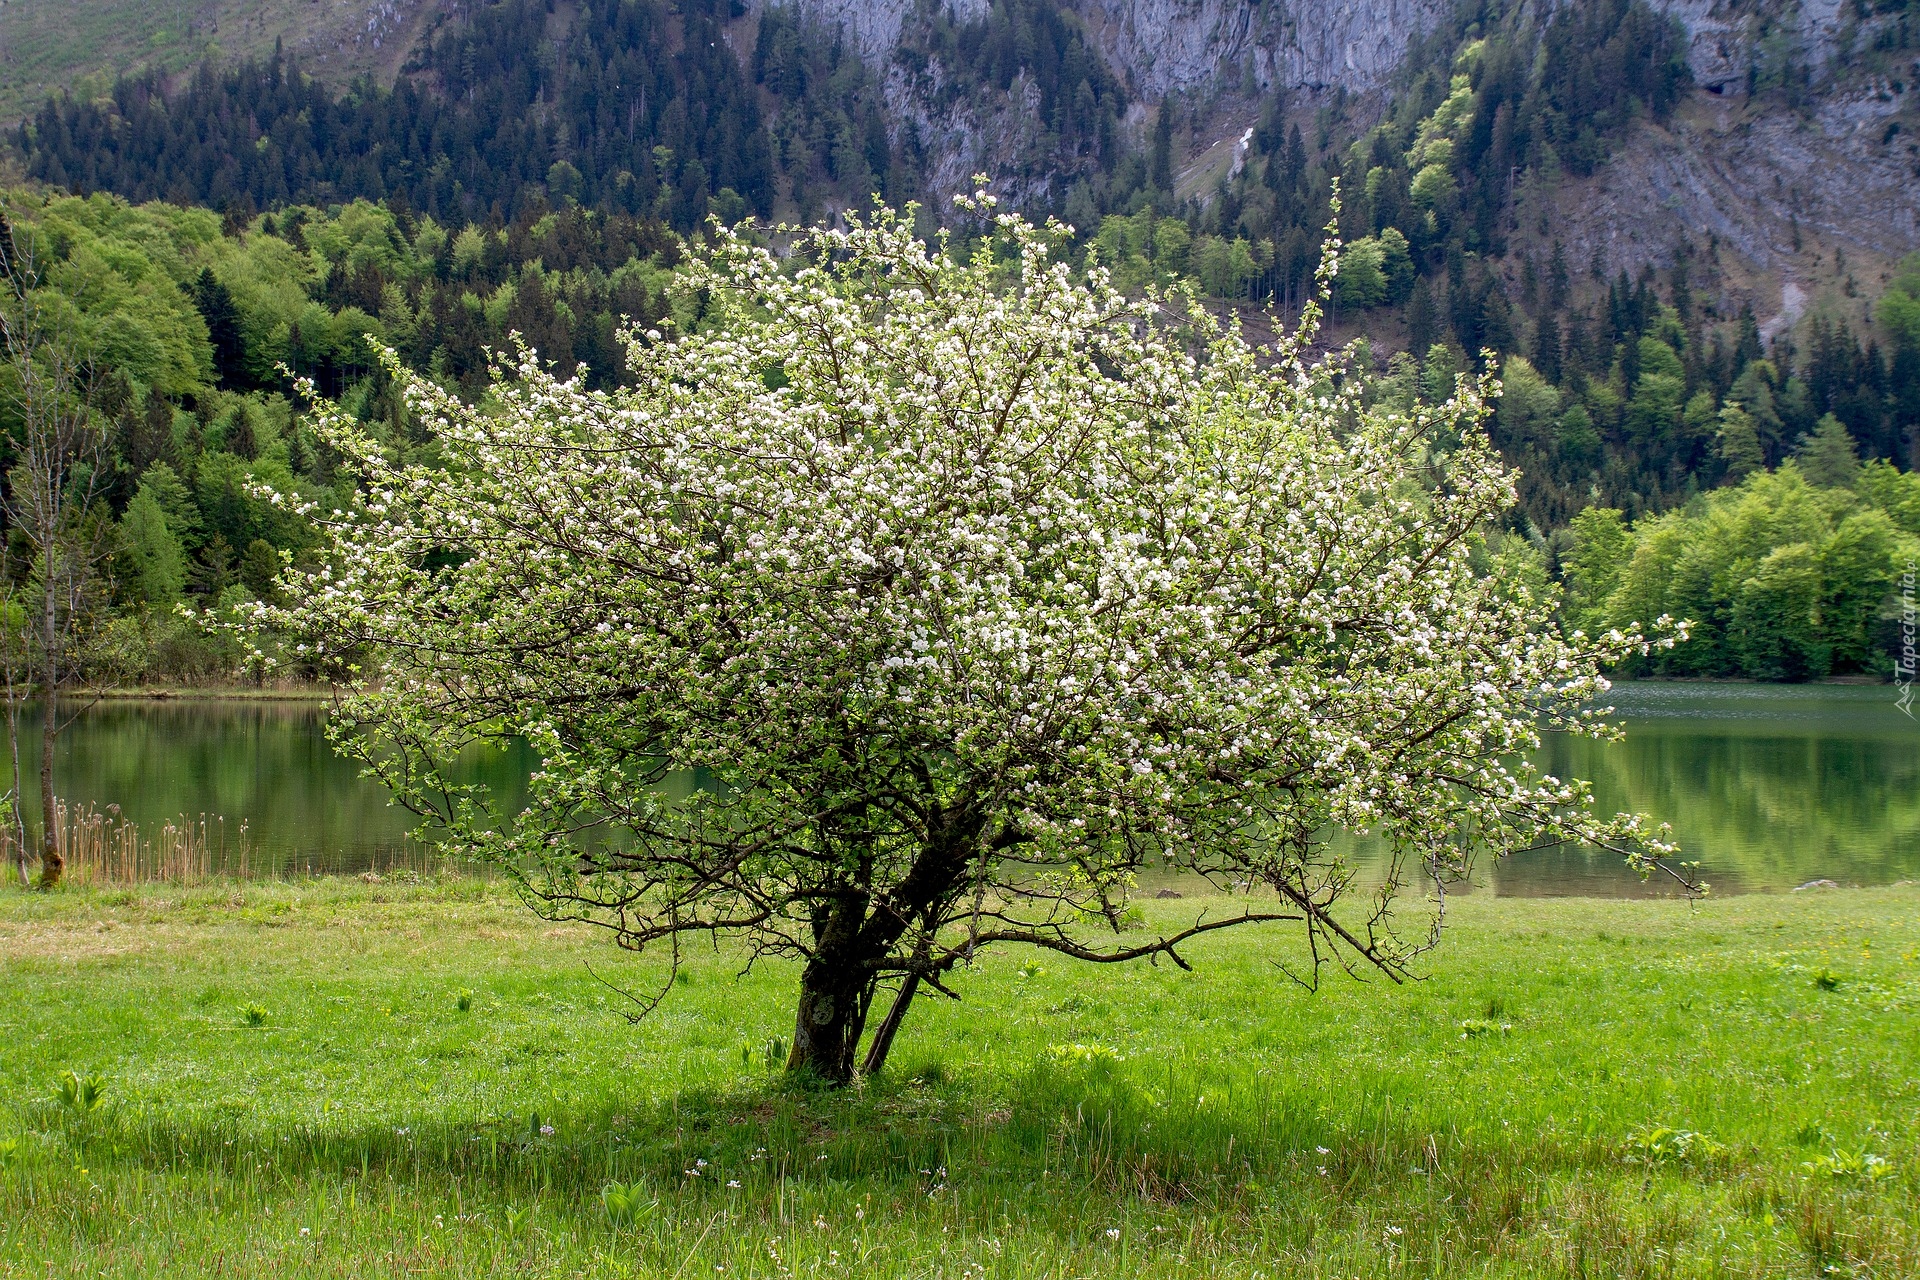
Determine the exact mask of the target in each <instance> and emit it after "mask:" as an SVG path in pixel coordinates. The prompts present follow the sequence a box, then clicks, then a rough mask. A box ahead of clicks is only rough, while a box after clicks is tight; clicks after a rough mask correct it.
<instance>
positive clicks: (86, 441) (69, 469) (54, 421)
mask: <svg viewBox="0 0 1920 1280" xmlns="http://www.w3.org/2000/svg"><path fill="white" fill-rule="evenodd" d="M39 283H40V281H39V273H38V271H37V269H36V268H35V264H34V250H33V246H32V244H31V243H30V242H28V243H22V238H21V237H17V236H16V235H15V234H14V232H13V228H12V224H11V221H10V220H9V219H8V218H7V217H6V211H5V209H4V207H0V347H4V350H5V354H6V365H5V367H4V369H0V392H3V393H4V394H5V396H6V398H7V400H8V401H10V403H9V405H8V408H10V409H11V410H12V415H11V416H12V417H13V419H14V424H13V425H14V428H15V435H14V438H13V439H12V440H11V441H10V442H9V443H10V444H11V450H10V452H11V456H10V457H9V459H8V463H9V465H8V469H7V473H6V484H5V486H4V489H0V515H3V516H4V517H5V519H6V523H7V526H8V529H9V530H10V531H17V532H18V534H19V535H20V538H21V540H22V541H23V542H24V543H25V544H26V550H27V551H28V552H29V553H30V555H31V561H30V563H29V565H28V566H27V569H28V574H27V579H28V581H27V584H25V585H26V586H27V587H28V589H27V590H23V591H16V590H14V589H13V584H12V580H11V578H9V579H8V584H7V585H8V591H7V600H6V603H7V606H8V613H9V617H8V618H7V619H6V630H7V632H8V635H7V659H6V665H7V671H6V677H7V716H8V724H7V728H8V742H9V747H10V748H11V750H12V753H13V764H14V806H15V811H16V815H17V816H18V827H19V830H20V833H21V837H22V838H21V846H22V852H21V854H20V857H21V859H22V863H21V872H22V874H23V875H24V874H25V862H24V859H25V856H26V855H25V846H26V843H27V842H26V839H25V831H26V822H25V816H24V814H23V813H21V809H22V808H23V806H22V803H21V802H22V801H24V799H25V788H24V786H22V785H21V784H22V782H23V779H22V778H21V777H20V771H19V761H20V752H19V731H20V724H19V719H20V715H21V713H22V712H23V711H24V709H25V704H26V702H27V700H28V698H30V697H31V696H33V694H34V693H35V692H37V693H38V695H39V697H40V700H41V702H42V703H43V706H44V718H43V719H42V721H41V728H40V841H39V844H40V883H41V885H42V886H43V887H46V888H51V887H52V886H54V885H56V884H58V883H59V882H60V878H61V875H62V874H63V872H64V870H65V860H64V859H63V858H62V856H61V853H60V848H59V841H58V839H57V836H56V830H55V821H54V817H55V811H56V802H55V796H54V778H53V762H54V749H55V747H56V745H57V743H58V740H59V736H60V730H61V729H62V728H63V727H64V726H63V725H62V724H61V721H60V714H59V705H58V697H59V692H60V686H61V683H62V681H63V680H65V679H66V678H67V677H68V674H69V672H68V667H69V665H70V664H69V662H68V657H69V654H70V653H71V652H72V650H73V649H74V648H75V646H76V643H77V641H78V640H79V638H80V636H81V635H82V633H83V632H84V630H85V627H86V625H87V623H88V622H89V620H90V617H91V614H92V612H93V610H92V605H93V603H94V598H95V596H96V595H97V592H98V588H99V586H100V585H101V568H102V566H103V564H104V563H105V560H106V557H107V555H108V554H109V552H110V550H111V541H110V538H109V537H108V530H109V529H110V528H111V526H110V525H109V524H108V523H107V522H106V521H104V520H103V519H99V518H96V513H95V512H94V510H93V508H94V506H95V504H96V502H97V501H98V500H99V498H100V496H101V491H102V488H103V486H104V481H105V479H106V477H105V475H104V472H105V466H104V464H105V462H106V460H107V449H106V437H105V434H104V433H103V432H102V431H101V430H100V428H99V425H98V423H97V422H96V421H95V416H94V413H93V409H92V406H91V404H90V400H91V398H92V396H91V393H92V391H93V384H94V381H95V377H94V370H93V368H92V365H91V363H90V362H89V361H88V360H87V359H86V358H85V357H84V356H83V355H82V354H81V353H80V352H79V351H78V350H77V345H76V343H75V342H74V341H73V340H72V338H73V335H70V334H66V333H62V332H61V331H60V329H59V326H58V324H57V319H56V316H55V315H50V314H49V311H48V309H47V308H46V307H45V306H44V304H43V301H42V299H41V298H40V297H39V296H38V294H37V289H38V287H39ZM15 610H18V612H17V613H16V612H15ZM16 677H18V678H16Z"/></svg>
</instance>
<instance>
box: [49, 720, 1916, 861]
mask: <svg viewBox="0 0 1920 1280" xmlns="http://www.w3.org/2000/svg"><path fill="white" fill-rule="evenodd" d="M1611 701H1612V703H1613V704H1614V706H1615V707H1616V708H1617V709H1618V710H1619V712H1620V714H1621V717H1622V718H1623V719H1624V720H1625V721H1626V724H1627V727H1628V732H1627V738H1626V740H1625V741H1624V742H1621V743H1595V742H1588V741H1584V740H1579V739H1564V738H1556V739H1554V740H1552V741H1550V742H1548V743H1547V744H1546V746H1545V748H1544V749H1543V751H1542V753H1541V759H1540V763H1541V765H1542V767H1543V768H1545V769H1546V770H1547V771H1548V772H1551V773H1555V774H1558V775H1560V776H1563V777H1584V778H1587V779H1589V780H1591V781H1592V783H1593V784H1594V791H1595V794H1596V796H1597V798H1598V800H1599V803H1600V805H1601V808H1602V810H1603V811H1605V812H1609V813H1610V812H1614V811H1616V810H1636V811H1641V812H1645V813H1649V814H1651V815H1653V816H1654V817H1655V818H1656V819H1658V820H1661V821H1665V822H1669V823H1671V824H1672V825H1673V828H1674V832H1675V835H1676V836H1677V837H1678V838H1679V839H1680V840H1681V842H1682V843H1683V845H1684V846H1685V857H1687V858H1688V859H1689V860H1697V861H1699V862H1700V863H1702V864H1703V866H1702V874H1703V875H1704V876H1705V877H1706V878H1707V879H1708V880H1709V881H1711V882H1712V883H1713V886H1714V889H1715V891H1716V892H1719V893H1730V892H1747V891H1754V890H1764V889H1779V888H1787V887H1791V886H1793V885H1797V884H1801V883H1804V882H1806V881H1808V880H1813V879H1816V878H1828V879H1832V880H1836V881H1839V882H1840V883H1842V884H1885V883H1890V882H1893V881H1897V880H1902V879H1915V878H1920V725H1916V724H1915V723H1914V722H1913V721H1911V720H1909V719H1907V717H1905V716H1904V715H1902V714H1901V713H1900V712H1899V711H1898V710H1897V709H1896V708H1895V707H1894V705H1893V695H1892V691H1891V690H1890V689H1889V688H1887V687H1885V686H1813V687H1809V686H1762V685H1697V684H1652V683H1647V684H1628V685H1622V686H1619V687H1618V688H1617V689H1616V690H1615V692H1614V694H1613V695H1612V697H1611ZM325 715H326V712H325V708H324V707H322V706H319V705H316V704H313V703H297V702H232V701H193V700H185V699H182V700H177V701H171V702H133V701H115V702H105V703H101V704H99V705H97V706H95V707H93V708H91V709H89V710H87V711H86V712H84V713H83V714H82V715H81V717H80V719H79V720H78V721H77V722H76V723H75V724H74V725H73V726H72V727H71V728H70V729H69V730H68V731H67V732H66V734H65V735H64V736H63V737H62V739H61V744H60V756H59V761H58V769H59V773H58V777H59V787H60V792H61V794H62V795H64V796H67V797H69V798H71V799H73V800H77V801H81V802H89V803H92V804H95V805H97V806H100V807H102V808H104V807H105V806H107V805H109V804H117V805H119V806H120V810H121V813H122V814H123V815H124V816H125V817H126V818H127V819H130V820H132V821H134V822H137V823H141V824H142V825H145V824H149V823H151V824H158V823H161V822H164V821H167V820H168V819H172V818H176V817H178V816H180V815H183V814H184V815H188V816H192V815H197V814H201V813H207V814H219V815H224V817H225V818H226V820H227V827H228V832H229V836H230V838H231V837H232V836H233V835H234V833H235V831H236V829H237V827H238V825H239V823H241V822H243V821H244V822H245V823H246V824H247V828H248V834H249V839H250V842H251V845H252V848H253V851H254V857H253V863H254V866H255V868H256V869H259V868H260V867H261V866H262V863H263V861H265V862H268V863H271V864H272V865H274V866H277V867H280V868H282V869H287V870H304V869H307V868H311V869H312V870H314V871H357V870H361V869H364V868H368V867H379V866H384V865H387V864H389V863H391V862H393V861H395V860H396V859H400V858H403V857H406V856H407V855H408V853H409V850H408V847H407V842H406V833H407V832H408V830H409V829H410V828H411V827H412V826H413V819H412V816H411V815H409V814H407V813H406V812H404V811H402V810H399V809H396V808H394V807H393V806H392V805H390V804H389V803H388V801H387V795H386V792H385V791H384V790H383V789H382V788H381V787H380V786H379V785H377V784H375V783H372V782H369V781H367V780H365V779H363V778H361V777H359V775H358V770H357V768H356V767H355V766H354V765H353V764H352V763H351V762H349V761H346V760H342V759H341V758H339V757H338V756H336V755H335V754H334V753H333V752H332V750H331V749H330V748H329V747H328V745H327V743H326V740H325V738H324V736H323V734H322V729H323V726H324V723H325ZM36 727H37V726H36ZM37 743H38V738H37V734H28V735H26V739H25V740H24V741H23V742H22V748H23V752H24V757H23V761H22V764H23V767H24V768H25V770H26V771H27V773H28V777H29V780H30V782H29V791H30V792H31V790H32V783H31V779H32V777H33V772H34V770H35V769H36V768H37V760H36V758H35V757H34V755H33V751H32V748H33V747H35V746H37ZM533 764H534V761H533V759H532V757H531V753H530V752H528V751H527V750H526V749H525V748H518V749H514V750H506V751H487V752H476V753H474V754H473V755H472V756H471V757H470V758H469V759H468V760H466V761H464V762H463V767H465V768H466V769H467V770H468V779H469V780H471V781H476V782H485V783H487V784H489V785H490V786H493V787H494V788H496V789H497V790H499V791H501V792H502V794H504V795H505V796H507V797H508V799H509V801H510V802H511V801H513V800H516V799H517V798H518V796H519V794H520V793H521V789H522V788H523V786H524V780H525V778H526V776H527V773H528V772H529V771H530V769H531V768H532V766H533ZM1355 854H1356V856H1358V857H1361V858H1365V857H1367V856H1368V854H1367V851H1366V850H1365V849H1364V848H1362V849H1357V850H1355ZM412 856H413V857H415V858H417V857H418V851H417V849H416V850H414V851H412ZM1476 880H1477V884H1476V887H1477V888H1479V889H1482V890H1491V891H1493V892H1495V893H1500V894H1523V895H1566V894H1586V895H1603V896H1632V895H1638V894H1644V893H1669V892H1672V888H1671V886H1667V885H1662V884H1661V883H1659V882H1657V881H1656V882H1653V883H1650V884H1642V883H1641V882H1640V881H1639V880H1638V879H1637V878H1636V877H1635V876H1634V875H1632V874H1631V873H1629V872H1627V871H1626V870H1625V869H1624V868H1622V867H1621V866H1620V865H1619V863H1618V861H1617V860H1616V859H1614V858H1612V857H1609V856H1606V855H1603V854H1598V853H1592V852H1588V851H1583V850H1577V849H1557V850H1546V851H1541V852H1536V853H1531V854H1525V855H1520V856H1517V857H1515V858H1511V859H1508V860H1507V861H1505V862H1503V863H1500V864H1497V865H1488V866H1483V867H1482V868H1481V869H1480V871H1479V872H1478V873H1477V876H1476Z"/></svg>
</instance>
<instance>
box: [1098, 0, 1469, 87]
mask: <svg viewBox="0 0 1920 1280" xmlns="http://www.w3.org/2000/svg"><path fill="white" fill-rule="evenodd" d="M1074 7H1075V8H1076V9H1078V11H1079V12H1080V15H1081V18H1082V20H1083V21H1085V22H1086V23H1087V26H1088V28H1089V30H1091V31H1092V32H1093V33H1094V34H1095V36H1096V37H1097V39H1098V42H1099V44H1100V46H1101V48H1102V50H1103V51H1104V52H1105V53H1106V55H1107V58H1108V61H1109V62H1110V63H1111V64H1112V65H1113V67H1114V69H1115V70H1116V71H1117V72H1119V73H1120V74H1121V75H1122V76H1123V77H1125V78H1126V79H1127V80H1128V82H1129V83H1130V84H1131V86H1132V88H1133V90H1134V92H1136V93H1138V94H1139V95H1141V96H1142V97H1145V98H1148V99H1156V98H1160V97H1163V96H1165V95H1166V94H1167V93H1168V92H1170V91H1173V90H1184V89H1193V88H1197V87H1200V86H1204V85H1207V84H1209V83H1210V82H1213V81H1215V80H1217V79H1219V78H1221V77H1225V78H1227V79H1228V82H1229V83H1231V82H1232V81H1234V80H1243V81H1244V80H1245V79H1251V81H1252V82H1253V84H1254V85H1256V86H1257V87H1259V88H1262V89H1265V88H1269V87H1271V86H1273V85H1275V84H1280V85H1284V86H1286V87H1288V88H1299V87H1310V88H1333V87H1335V86H1344V87H1345V88H1347V89H1349V90H1355V91H1364V90H1367V89H1371V88H1374V87H1375V86H1377V85H1379V84H1380V83H1381V82H1383V81H1384V80H1385V79H1386V78H1387V77H1388V76H1389V75H1390V74H1391V73H1392V71H1393V69H1394V68H1395V67H1396V66H1398V65H1399V63H1400V59H1401V57H1402V56H1403V55H1404V54H1405V53H1406V49H1407V41H1408V40H1409V39H1410V38H1411V37H1413V36H1415V35H1417V34H1419V33H1421V32H1423V31H1425V30H1427V28H1428V27H1430V26H1431V25H1432V24H1433V23H1434V22H1435V21H1437V20H1438V19H1439V18H1440V17H1441V16H1442V15H1443V14H1444V13H1445V12H1446V11H1447V10H1448V8H1449V7H1450V6H1449V4H1448V3H1446V0H1350V2H1348V3H1340V4H1329V3H1316V2H1315V0H1292V2H1291V4H1282V3H1247V2H1246V0H1076V3H1075V6H1074Z"/></svg>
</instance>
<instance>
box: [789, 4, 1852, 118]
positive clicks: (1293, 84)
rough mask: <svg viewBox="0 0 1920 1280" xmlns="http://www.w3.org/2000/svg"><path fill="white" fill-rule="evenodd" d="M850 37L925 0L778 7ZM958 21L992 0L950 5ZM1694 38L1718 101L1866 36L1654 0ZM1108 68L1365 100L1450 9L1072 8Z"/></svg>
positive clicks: (865, 48) (861, 38)
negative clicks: (1753, 70)
mask: <svg viewBox="0 0 1920 1280" xmlns="http://www.w3.org/2000/svg"><path fill="white" fill-rule="evenodd" d="M775 2H786V3H792V4H794V5H796V6H797V7H798V8H800V9H801V10H802V11H803V12H805V13H807V14H809V15H811V16H813V17H815V18H817V19H818V20H820V21H822V22H824V23H827V24H828V25H831V26H838V27H840V28H841V29H842V30H844V31H845V32H846V33H847V35H848V37H849V38H850V39H852V40H853V41H854V42H855V43H856V44H858V45H859V47H860V50H861V52H862V54H863V55H864V56H866V57H867V58H868V59H869V60H870V61H873V62H875V63H876V64H877V63H880V62H883V61H884V60H885V59H886V57H887V55H888V54H890V53H891V52H892V50H893V48H894V47H895V46H896V45H897V44H898V43H899V41H900V33H901V30H902V28H903V27H904V26H905V24H906V22H907V21H908V19H909V18H910V16H911V15H912V13H913V11H914V7H915V3H916V0H775ZM943 3H944V4H945V6H946V8H947V10H948V12H949V13H950V14H951V15H952V16H954V17H955V18H956V19H959V20H967V19H970V18H975V17H979V16H981V15H984V14H985V13H986V11H987V8H988V5H989V3H990V0H943ZM1650 3H1651V4H1652V6H1653V8H1655V9H1657V10H1660V11H1661V12H1664V13H1669V14H1672V15H1673V16H1674V17H1676V18H1678V19H1679V20H1680V21H1681V22H1682V23H1683V24H1684V25H1685V27H1686V29H1687V35H1688V62H1689V64H1690V65H1691V67H1692V70H1693V75H1694V79H1695V81H1696V82H1697V83H1699V84H1700V85H1701V86H1703V87H1704V88H1706V89H1708V90H1709V91H1716V90H1717V91H1720V92H1723V93H1724V92H1728V91H1733V90H1736V89H1738V88H1739V87H1740V86H1742V85H1743V84H1744V82H1745V79H1746V75H1747V68H1748V67H1749V66H1750V65H1751V64H1752V63H1753V62H1754V60H1755V58H1756V56H1764V54H1763V52H1762V51H1761V50H1760V48H1759V46H1760V45H1761V43H1762V41H1763V33H1764V36H1765V37H1766V38H1768V39H1770V40H1771V41H1772V42H1773V45H1774V46H1775V47H1777V48H1778V49H1779V50H1781V51H1782V52H1783V54H1784V53H1785V52H1786V51H1792V52H1793V53H1794V54H1795V55H1796V56H1798V57H1800V58H1801V59H1803V60H1804V61H1805V62H1806V63H1807V64H1808V65H1809V66H1811V67H1813V68H1814V69H1815V72H1816V75H1818V73H1819V70H1820V68H1823V67H1824V66H1825V65H1826V64H1827V63H1828V62H1829V60H1830V59H1831V58H1832V56H1833V55H1834V54H1835V53H1836V52H1839V51H1841V50H1843V49H1844V48H1845V47H1846V45H1847V42H1848V40H1849V39H1850V38H1851V34H1852V33H1853V32H1854V31H1855V30H1857V29H1858V27H1859V19H1858V17H1857V15H1856V11H1855V6H1854V5H1853V4H1852V3H1850V2H1849V0H1759V2H1758V3H1756V2H1755V0H1650ZM1067 5H1068V7H1069V8H1071V9H1073V10H1074V11H1076V12H1077V13H1078V14H1079V16H1080V18H1081V20H1082V21H1083V22H1084V23H1085V24H1086V26H1087V29H1088V30H1089V31H1090V32H1091V33H1092V34H1093V35H1094V37H1095V38H1096V41H1097V43H1098V44H1099V46H1100V49H1101V51H1102V52H1103V53H1104V54H1105V55H1106V57H1107V61H1108V63H1109V65H1111V66H1112V68H1113V69H1114V71H1115V72H1116V73H1117V74H1119V75H1120V76H1121V77H1122V78H1124V79H1125V80H1126V81H1127V82H1128V84H1129V86H1130V87H1131V88H1132V90H1133V91H1134V92H1135V93H1136V94H1138V95H1139V96H1141V97H1143V98H1145V99H1147V100H1149V101H1152V100H1157V99H1159V98H1161V97H1164V96H1165V95H1166V94H1167V93H1169V92H1172V91H1176V90H1188V89H1194V88H1198V87H1202V86H1206V85H1208V84H1210V83H1213V82H1216V81H1218V80H1219V79H1220V78H1221V77H1227V78H1229V79H1230V81H1239V80H1243V79H1244V78H1246V77H1251V79H1252V82H1253V84H1254V85H1255V86H1257V87H1258V88H1261V89H1266V88H1269V87H1271V86H1273V85H1275V84H1280V85H1283V86H1285V87H1287V88H1308V89H1332V88H1336V87H1343V88H1346V89H1347V90H1349V91H1350V92H1365V91H1366V90H1368V89H1372V88H1376V87H1378V86H1379V85H1380V84H1382V83H1383V82H1384V81H1385V80H1386V79H1387V77H1388V76H1390V75H1391V74H1392V73H1393V70H1394V68H1395V67H1397V66H1398V65H1399V63H1400V59H1401V57H1402V55H1404V54H1405V52H1406V48H1407V41H1408V40H1409V39H1411V38H1412V37H1413V36H1415V35H1418V34H1421V33H1423V32H1425V31H1427V30H1428V29H1430V28H1431V27H1432V26H1433V25H1434V24H1435V23H1436V22H1438V21H1439V20H1440V19H1441V18H1443V17H1444V16H1445V15H1446V14H1447V13H1448V12H1449V11H1450V10H1451V9H1452V8H1453V5H1452V4H1451V3H1450V0H1067Z"/></svg>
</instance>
